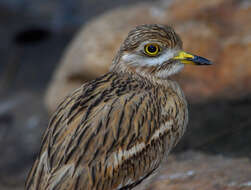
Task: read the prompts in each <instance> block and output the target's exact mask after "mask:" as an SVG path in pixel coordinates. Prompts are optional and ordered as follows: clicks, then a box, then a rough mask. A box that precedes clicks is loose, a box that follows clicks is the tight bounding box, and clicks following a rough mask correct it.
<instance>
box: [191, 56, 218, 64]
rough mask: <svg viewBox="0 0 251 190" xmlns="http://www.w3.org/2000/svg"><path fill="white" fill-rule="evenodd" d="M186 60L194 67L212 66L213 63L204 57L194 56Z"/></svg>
mask: <svg viewBox="0 0 251 190" xmlns="http://www.w3.org/2000/svg"><path fill="white" fill-rule="evenodd" d="M187 60H189V61H192V62H194V63H195V64H196V65H212V64H213V63H212V62H211V61H209V60H208V59H206V58H204V57H200V56H197V55H194V58H188V59H187Z"/></svg>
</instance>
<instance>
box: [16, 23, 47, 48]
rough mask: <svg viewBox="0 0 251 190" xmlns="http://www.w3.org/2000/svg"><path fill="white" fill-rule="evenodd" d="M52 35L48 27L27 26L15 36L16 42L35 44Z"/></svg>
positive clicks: (18, 43)
mask: <svg viewBox="0 0 251 190" xmlns="http://www.w3.org/2000/svg"><path fill="white" fill-rule="evenodd" d="M50 37H51V32H50V31H49V30H48V29H44V28H41V27H36V26H34V27H27V28H26V29H24V30H21V31H19V32H18V33H17V34H16V35H15V36H14V43H16V44H17V45H35V44H38V43H40V42H43V41H45V40H47V39H48V38H50Z"/></svg>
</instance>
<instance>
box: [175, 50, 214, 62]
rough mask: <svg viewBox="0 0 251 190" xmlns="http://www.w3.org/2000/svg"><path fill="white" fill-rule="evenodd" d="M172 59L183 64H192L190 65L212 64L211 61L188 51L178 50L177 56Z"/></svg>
mask: <svg viewBox="0 0 251 190" xmlns="http://www.w3.org/2000/svg"><path fill="white" fill-rule="evenodd" d="M173 59H175V60H179V61H180V62H181V63H183V64H190V65H191V64H192V65H212V64H213V63H212V62H211V61H209V60H208V59H206V58H203V57H200V56H197V55H193V54H190V53H186V52H184V51H180V52H179V54H178V55H177V56H175V57H174V58H173Z"/></svg>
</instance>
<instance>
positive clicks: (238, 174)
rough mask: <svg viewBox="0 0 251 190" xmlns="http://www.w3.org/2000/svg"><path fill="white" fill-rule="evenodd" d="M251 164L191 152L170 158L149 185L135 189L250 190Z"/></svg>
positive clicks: (247, 161) (246, 160) (244, 161)
mask: <svg viewBox="0 0 251 190" xmlns="http://www.w3.org/2000/svg"><path fill="white" fill-rule="evenodd" d="M250 176H251V162H250V160H248V159H246V158H238V159H233V158H226V157H223V156H220V155H216V156H212V155H206V154H203V153H200V152H193V151H188V152H184V153H182V154H178V155H172V156H170V157H169V158H168V159H167V161H166V163H165V164H164V165H163V167H162V168H161V171H160V173H159V174H157V175H156V176H155V177H153V178H152V179H151V183H150V185H146V184H144V182H143V184H142V185H140V186H139V187H137V188H135V190H143V189H144V190H166V189H172V190H190V189H193V190H201V189H203V190H226V189H228V190H248V189H251V178H250Z"/></svg>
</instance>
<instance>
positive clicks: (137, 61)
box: [121, 49, 177, 66]
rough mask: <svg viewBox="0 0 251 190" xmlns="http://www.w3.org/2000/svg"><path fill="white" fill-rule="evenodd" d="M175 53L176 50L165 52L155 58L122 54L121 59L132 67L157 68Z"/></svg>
mask: <svg viewBox="0 0 251 190" xmlns="http://www.w3.org/2000/svg"><path fill="white" fill-rule="evenodd" d="M176 53H177V50H175V49H171V50H165V51H163V52H162V53H161V54H160V55H159V56H156V57H147V56H142V55H137V54H129V53H128V54H124V55H123V56H122V57H121V59H122V61H123V62H126V63H129V64H130V63H131V64H133V65H139V66H157V65H161V64H162V63H164V62H166V61H167V60H169V59H171V58H173V57H174V56H175V55H176Z"/></svg>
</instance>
